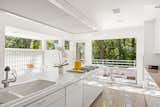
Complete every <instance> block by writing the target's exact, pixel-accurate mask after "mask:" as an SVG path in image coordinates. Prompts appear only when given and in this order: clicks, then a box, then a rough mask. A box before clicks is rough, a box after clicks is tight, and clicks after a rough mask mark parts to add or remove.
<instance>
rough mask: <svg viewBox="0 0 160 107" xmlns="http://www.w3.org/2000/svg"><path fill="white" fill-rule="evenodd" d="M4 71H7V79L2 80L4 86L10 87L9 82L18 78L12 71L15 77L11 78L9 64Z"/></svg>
mask: <svg viewBox="0 0 160 107" xmlns="http://www.w3.org/2000/svg"><path fill="white" fill-rule="evenodd" d="M4 71H5V79H4V80H2V84H4V88H6V87H9V83H11V82H16V80H17V78H16V75H15V74H14V73H12V76H13V78H9V72H10V67H9V66H7V67H5V69H4Z"/></svg>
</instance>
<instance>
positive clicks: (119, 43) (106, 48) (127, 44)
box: [92, 38, 136, 60]
mask: <svg viewBox="0 0 160 107" xmlns="http://www.w3.org/2000/svg"><path fill="white" fill-rule="evenodd" d="M92 48H93V49H92V50H93V58H94V59H109V60H135V59H136V40H135V38H127V39H109V40H93V41H92Z"/></svg>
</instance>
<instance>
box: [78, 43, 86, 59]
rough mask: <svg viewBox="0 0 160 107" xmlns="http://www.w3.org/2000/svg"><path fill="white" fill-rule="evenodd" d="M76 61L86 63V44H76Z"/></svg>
mask: <svg viewBox="0 0 160 107" xmlns="http://www.w3.org/2000/svg"><path fill="white" fill-rule="evenodd" d="M76 59H77V60H81V61H84V59H85V43H77V44H76Z"/></svg>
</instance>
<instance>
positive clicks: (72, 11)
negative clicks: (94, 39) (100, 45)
mask: <svg viewBox="0 0 160 107" xmlns="http://www.w3.org/2000/svg"><path fill="white" fill-rule="evenodd" d="M48 1H49V2H51V3H52V4H54V5H55V6H56V7H58V8H60V9H61V10H63V11H64V12H65V13H67V14H69V15H71V16H73V17H75V18H76V19H78V20H79V21H81V22H82V23H83V24H85V25H86V26H88V27H89V28H91V29H92V30H94V31H95V30H97V29H98V28H97V25H96V24H95V23H93V22H91V20H89V19H88V18H87V17H86V16H85V15H84V14H82V13H81V12H80V11H79V10H77V9H76V8H75V7H74V6H72V5H71V4H70V3H69V2H67V1H66V0H48Z"/></svg>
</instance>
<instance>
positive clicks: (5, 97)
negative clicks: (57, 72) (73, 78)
mask: <svg viewBox="0 0 160 107" xmlns="http://www.w3.org/2000/svg"><path fill="white" fill-rule="evenodd" d="M54 84H55V82H51V81H47V80H34V81H31V82H27V83H23V84H20V85H15V86H12V87H8V88H3V89H1V90H0V105H1V104H5V103H7V102H9V101H12V100H15V99H18V98H21V97H24V96H26V95H29V94H32V93H34V92H37V91H40V90H43V89H45V88H47V87H49V86H51V85H54Z"/></svg>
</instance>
